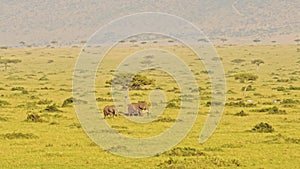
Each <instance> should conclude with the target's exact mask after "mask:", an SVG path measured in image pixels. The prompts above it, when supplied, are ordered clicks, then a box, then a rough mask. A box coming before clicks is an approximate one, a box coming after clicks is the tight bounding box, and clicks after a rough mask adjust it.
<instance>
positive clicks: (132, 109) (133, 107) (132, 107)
mask: <svg viewBox="0 0 300 169" xmlns="http://www.w3.org/2000/svg"><path fill="white" fill-rule="evenodd" d="M143 110H146V111H147V115H148V116H149V115H150V111H149V107H148V105H147V103H131V104H129V105H128V114H129V116H132V115H134V113H138V115H139V116H141V115H142V111H143Z"/></svg>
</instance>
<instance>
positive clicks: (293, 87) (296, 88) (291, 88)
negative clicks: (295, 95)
mask: <svg viewBox="0 0 300 169" xmlns="http://www.w3.org/2000/svg"><path fill="white" fill-rule="evenodd" d="M289 89H290V90H300V87H295V86H290V87H289Z"/></svg>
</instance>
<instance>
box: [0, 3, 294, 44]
mask: <svg viewBox="0 0 300 169" xmlns="http://www.w3.org/2000/svg"><path fill="white" fill-rule="evenodd" d="M299 9H300V1H299V0H263V1H260V0H247V1H245V0H214V1H209V0H187V1H182V0H172V1H171V0H166V1H157V0H147V1H146V0H144V1H143V0H126V1H121V0H119V1H107V0H100V1H99V0H89V1H85V0H63V1H60V0H45V1H37V0H28V1H18V0H2V1H0V37H1V38H0V46H16V45H21V44H20V42H21V41H23V42H25V44H23V45H33V46H40V45H47V44H51V41H52V42H57V45H74V44H79V43H80V42H81V41H84V40H87V39H88V38H89V36H91V35H92V34H93V33H94V32H95V31H97V30H98V29H99V28H100V27H101V26H103V25H104V24H107V23H109V22H110V21H111V20H113V19H116V18H119V17H122V16H124V15H129V14H133V13H137V12H146V11H148V12H164V13H169V14H173V15H177V16H180V17H182V18H185V19H187V20H189V21H190V22H192V23H194V24H195V25H196V26H198V27H199V28H200V29H201V30H203V31H204V32H205V33H206V34H207V35H208V37H209V38H210V39H211V40H212V41H213V42H214V43H216V44H218V43H228V44H231V43H232V44H253V40H254V39H259V40H260V41H261V43H271V41H273V42H272V43H295V42H294V40H295V39H299V38H300V20H299V18H300V12H299V11H300V10H299ZM220 38H223V39H226V40H227V41H226V42H222V41H220ZM275 41H276V42H275Z"/></svg>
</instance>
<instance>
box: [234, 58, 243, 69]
mask: <svg viewBox="0 0 300 169" xmlns="http://www.w3.org/2000/svg"><path fill="white" fill-rule="evenodd" d="M231 62H232V63H235V64H237V65H238V66H239V67H240V65H241V63H243V62H245V60H244V59H233V60H232V61H231Z"/></svg>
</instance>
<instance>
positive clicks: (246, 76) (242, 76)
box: [234, 73, 258, 102]
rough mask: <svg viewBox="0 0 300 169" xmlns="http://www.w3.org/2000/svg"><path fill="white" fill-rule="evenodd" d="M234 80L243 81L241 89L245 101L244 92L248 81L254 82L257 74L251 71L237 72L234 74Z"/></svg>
mask: <svg viewBox="0 0 300 169" xmlns="http://www.w3.org/2000/svg"><path fill="white" fill-rule="evenodd" d="M234 78H235V80H240V82H241V83H245V84H246V85H245V86H244V90H243V101H244V102H245V94H246V91H247V88H248V87H249V85H250V83H252V82H254V81H255V80H257V79H258V76H257V75H255V74H252V73H238V74H235V75H234Z"/></svg>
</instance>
